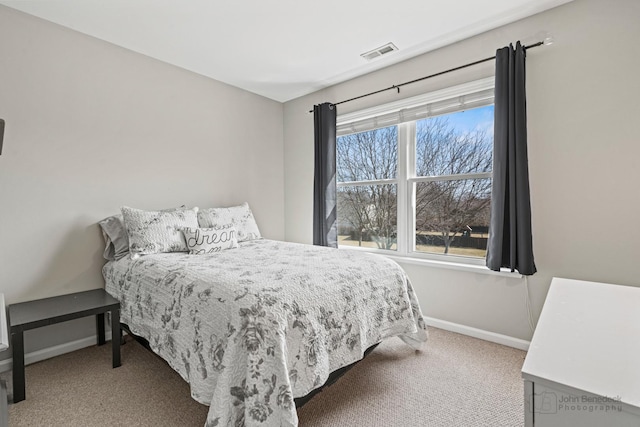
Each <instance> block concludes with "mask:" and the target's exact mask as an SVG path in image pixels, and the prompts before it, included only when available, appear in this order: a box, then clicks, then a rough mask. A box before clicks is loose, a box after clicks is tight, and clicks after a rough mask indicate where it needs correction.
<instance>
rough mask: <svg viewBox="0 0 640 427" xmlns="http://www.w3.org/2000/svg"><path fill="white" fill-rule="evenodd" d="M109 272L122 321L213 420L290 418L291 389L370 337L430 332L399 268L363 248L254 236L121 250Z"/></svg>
mask: <svg viewBox="0 0 640 427" xmlns="http://www.w3.org/2000/svg"><path fill="white" fill-rule="evenodd" d="M103 274H104V277H105V280H106V290H107V291H108V292H109V293H110V294H111V295H113V296H114V297H116V298H117V299H118V300H120V302H121V320H122V322H123V323H126V324H127V325H128V326H129V327H130V328H131V330H132V332H133V333H135V334H137V335H140V336H142V337H144V338H146V339H148V340H149V343H150V345H151V348H152V349H153V351H155V352H156V353H157V354H159V355H160V356H161V357H162V358H163V359H165V360H166V361H167V362H168V363H169V364H170V365H171V366H172V367H173V369H175V370H176V371H177V372H178V373H179V374H180V375H181V376H182V377H183V378H184V379H185V380H186V381H187V382H188V383H189V384H190V386H191V395H192V397H193V398H194V399H195V400H197V401H198V402H200V403H203V404H205V405H209V406H210V409H209V415H208V418H207V424H206V425H207V426H242V425H247V426H253V425H256V426H295V425H297V424H298V419H297V416H296V410H295V404H294V402H293V398H296V397H301V396H304V395H306V394H307V393H309V392H310V391H312V390H313V389H314V388H317V387H318V386H320V385H322V384H323V383H324V382H325V381H326V379H327V377H328V375H329V374H330V373H331V372H332V371H334V370H336V369H338V368H340V367H342V366H346V365H349V364H351V363H353V362H355V361H357V360H359V359H361V358H362V355H363V353H364V351H365V350H366V349H367V348H368V347H370V346H371V345H373V344H376V343H378V342H380V341H381V340H382V339H384V338H386V337H391V336H400V337H401V338H403V339H404V340H405V342H407V343H408V344H410V345H412V346H414V347H416V348H419V346H420V345H421V344H422V342H423V341H426V339H427V332H426V326H425V324H424V321H423V318H422V313H421V311H420V307H419V305H418V300H417V298H416V296H415V294H414V291H413V289H412V287H411V285H410V283H409V281H408V279H407V277H406V275H405V274H404V272H403V271H402V269H401V268H400V267H399V266H398V265H397V264H396V263H395V262H393V261H391V260H389V259H387V258H384V257H381V256H377V255H372V254H368V253H361V252H357V251H349V250H340V249H329V248H323V247H317V246H310V245H300V244H294V243H284V242H277V241H272V240H256V241H251V242H244V243H241V244H240V248H238V249H230V250H226V251H222V252H219V253H216V254H212V255H188V254H185V253H171V254H157V255H146V256H143V257H141V258H139V259H136V260H130V259H128V258H127V259H122V260H120V261H116V262H109V263H107V264H106V265H105V266H104V269H103ZM125 363H126V361H125Z"/></svg>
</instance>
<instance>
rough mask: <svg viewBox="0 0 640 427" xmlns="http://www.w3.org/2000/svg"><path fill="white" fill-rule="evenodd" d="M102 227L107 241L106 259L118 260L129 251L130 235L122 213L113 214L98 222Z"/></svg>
mask: <svg viewBox="0 0 640 427" xmlns="http://www.w3.org/2000/svg"><path fill="white" fill-rule="evenodd" d="M98 224H99V225H100V227H101V228H102V236H103V237H104V241H105V248H104V253H103V254H102V255H103V256H104V258H105V259H107V260H109V261H117V260H119V259H121V258H123V257H125V256H127V254H128V253H129V237H127V230H126V229H125V228H124V222H123V219H122V215H113V216H110V217H108V218H105V219H103V220H102V221H100V222H99V223H98Z"/></svg>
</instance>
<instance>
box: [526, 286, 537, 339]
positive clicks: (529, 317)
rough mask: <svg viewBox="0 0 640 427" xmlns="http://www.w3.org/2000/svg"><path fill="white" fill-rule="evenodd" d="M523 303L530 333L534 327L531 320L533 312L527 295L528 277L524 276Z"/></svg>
mask: <svg viewBox="0 0 640 427" xmlns="http://www.w3.org/2000/svg"><path fill="white" fill-rule="evenodd" d="M524 305H525V307H526V309H527V320H528V321H529V329H530V330H531V333H533V331H534V330H535V329H536V327H535V325H534V322H533V313H532V312H531V298H530V297H529V279H528V278H527V276H524Z"/></svg>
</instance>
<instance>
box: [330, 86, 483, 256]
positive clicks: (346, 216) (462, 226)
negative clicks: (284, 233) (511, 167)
mask: <svg viewBox="0 0 640 427" xmlns="http://www.w3.org/2000/svg"><path fill="white" fill-rule="evenodd" d="M337 135H338V137H337V158H336V167H337V179H338V235H339V238H338V244H339V245H340V246H358V247H363V248H369V249H374V250H375V249H378V250H387V251H393V252H394V253H396V254H398V255H404V256H415V257H427V258H445V259H447V260H458V261H461V262H471V263H474V260H475V262H477V263H480V262H481V260H482V259H483V258H484V257H485V255H486V245H487V237H488V233H489V208H490V202H491V166H492V151H493V78H490V79H484V80H481V81H477V82H473V83H469V84H466V85H461V86H457V87H454V88H449V89H447V90H445V91H439V92H435V93H431V94H427V95H424V96H422V97H419V98H412V99H409V100H403V101H400V102H398V103H394V104H389V105H386V106H381V107H376V108H375V109H369V110H365V111H361V112H357V113H351V114H347V115H343V116H339V117H338V133H337ZM463 257H464V258H463Z"/></svg>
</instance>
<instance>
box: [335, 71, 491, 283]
mask: <svg viewBox="0 0 640 427" xmlns="http://www.w3.org/2000/svg"><path fill="white" fill-rule="evenodd" d="M494 87H495V78H494V77H488V78H484V79H480V80H475V81H472V82H469V83H465V84H461V85H457V86H452V87H449V88H446V89H442V90H438V91H435V92H430V93H426V94H423V95H419V96H415V97H411V98H407V99H404V100H400V101H396V102H392V103H388V104H383V105H379V106H375V107H371V108H367V109H364V110H360V111H355V112H352V113H347V114H343V115H338V117H337V124H338V126H349V124H350V123H353V122H357V121H359V120H366V119H368V118H372V117H376V116H378V115H383V114H388V113H393V112H401V111H402V110H403V109H405V108H413V107H415V106H419V105H426V104H430V103H434V102H438V101H442V100H449V99H455V98H456V97H459V98H461V97H464V96H465V95H467V94H471V93H474V92H479V91H482V90H488V89H494ZM493 104H494V103H493V100H492V101H491V102H487V103H486V104H484V105H480V106H478V107H481V106H487V105H493ZM472 108H477V107H476V106H472V107H469V108H464V106H462V107H461V108H459V109H458V110H455V111H446V112H444V113H441V114H432V115H427V116H425V117H422V118H429V117H437V116H442V115H445V114H453V113H455V112H459V111H464V110H466V109H472ZM400 114H401V113H400ZM422 118H418V119H414V120H411V121H406V122H401V123H393V124H388V125H383V126H380V127H387V126H392V125H395V126H397V127H398V133H397V134H398V142H397V143H398V165H397V170H396V177H395V179H379V180H367V181H350V182H337V183H336V185H337V187H347V186H364V185H379V184H395V185H396V192H397V197H398V201H397V212H396V215H397V218H396V223H397V240H396V250H388V249H379V248H368V247H358V246H350V245H339V247H340V249H348V250H359V251H365V252H373V253H378V254H385V255H388V256H390V257H391V258H398V259H400V260H402V259H407V260H413V261H420V260H423V261H426V262H429V261H431V262H435V263H436V264H437V265H439V266H444V267H446V266H447V265H452V266H455V265H460V266H463V267H464V266H465V265H466V266H469V267H472V270H479V269H478V267H480V266H484V265H485V258H480V257H471V256H465V255H452V254H437V253H429V252H419V251H416V230H415V223H416V218H415V215H416V213H415V211H416V200H415V194H416V192H415V190H414V188H415V186H416V184H417V183H419V182H429V181H444V180H464V179H482V178H492V176H493V168H492V171H491V172H480V173H471V174H458V175H440V176H427V177H425V176H416V161H415V160H416V122H417V121H418V120H420V119H422ZM365 131H366V130H355V131H354V132H352V133H360V132H365ZM338 138H339V137H338ZM498 274H504V273H498Z"/></svg>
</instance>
